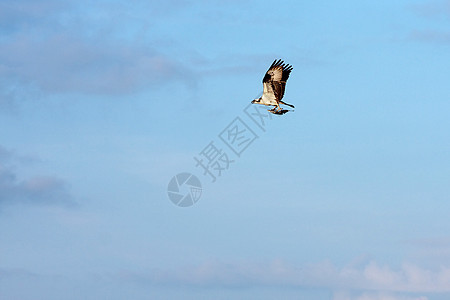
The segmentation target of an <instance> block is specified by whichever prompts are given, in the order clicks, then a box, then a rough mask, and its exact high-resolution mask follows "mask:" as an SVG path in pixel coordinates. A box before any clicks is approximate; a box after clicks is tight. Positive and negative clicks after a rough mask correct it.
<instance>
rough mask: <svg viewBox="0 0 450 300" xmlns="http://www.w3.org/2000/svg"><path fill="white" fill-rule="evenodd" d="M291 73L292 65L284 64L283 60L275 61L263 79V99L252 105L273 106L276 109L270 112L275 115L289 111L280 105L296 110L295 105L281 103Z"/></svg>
mask: <svg viewBox="0 0 450 300" xmlns="http://www.w3.org/2000/svg"><path fill="white" fill-rule="evenodd" d="M291 71H292V66H291V65H288V64H284V61H282V60H281V59H279V60H276V59H275V60H274V62H273V63H272V65H271V66H270V68H269V70H267V72H266V75H265V76H264V78H263V81H262V82H263V88H264V89H263V95H262V97H260V98H258V99H255V100H253V101H252V103H257V104H263V105H268V106H272V105H273V106H275V107H274V108H272V109H270V110H269V111H270V112H271V113H274V114H284V113H286V112H288V111H289V110H286V109H281V107H280V103H281V104H284V105H287V106H290V107H292V108H294V105H291V104H287V103H285V102H283V101H281V99H283V96H284V88H285V86H286V81H287V80H288V78H289V74H290V73H291Z"/></svg>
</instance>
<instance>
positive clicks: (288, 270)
mask: <svg viewBox="0 0 450 300" xmlns="http://www.w3.org/2000/svg"><path fill="white" fill-rule="evenodd" d="M119 276H120V279H121V280H129V281H133V282H137V283H146V284H162V285H174V286H195V287H202V288H204V287H210V288H214V287H221V288H236V287H255V286H283V287H292V288H304V287H306V288H323V289H329V290H335V291H342V290H344V291H367V293H366V294H363V295H359V296H357V297H356V296H349V294H337V296H336V300H337V299H339V300H341V299H357V300H363V299H364V300H366V299H367V300H369V299H370V300H372V299H377V300H388V299H389V300H391V299H405V300H406V299H408V300H413V299H414V300H419V299H420V300H425V299H426V298H425V297H422V298H421V296H422V295H423V294H426V293H450V267H445V266H442V267H441V268H440V269H437V270H431V269H425V268H421V267H419V266H417V265H414V264H410V263H405V264H403V265H402V266H400V267H399V268H393V267H391V266H389V265H383V264H379V263H377V262H375V261H369V262H367V263H364V264H362V265H357V266H356V265H349V266H345V267H341V268H339V267H337V266H335V265H333V264H332V263H329V262H324V263H320V264H314V265H309V266H303V267H298V266H294V265H291V264H288V263H286V262H284V261H281V260H275V261H272V262H270V263H267V264H260V263H249V262H234V263H222V262H217V261H209V262H205V263H203V264H201V265H198V266H192V267H188V268H184V269H178V270H173V271H168V270H155V271H152V272H147V273H138V272H128V271H127V272H122V273H121V274H120V275H119ZM378 292H384V293H385V294H377V293H378ZM386 293H387V294H386ZM408 293H412V294H422V295H419V296H417V297H409V298H408V297H407V296H405V295H403V294H408ZM398 294H399V295H400V296H403V298H402V297H400V296H394V295H398ZM339 297H341V298H339ZM345 297H347V298H345ZM389 297H391V298H389Z"/></svg>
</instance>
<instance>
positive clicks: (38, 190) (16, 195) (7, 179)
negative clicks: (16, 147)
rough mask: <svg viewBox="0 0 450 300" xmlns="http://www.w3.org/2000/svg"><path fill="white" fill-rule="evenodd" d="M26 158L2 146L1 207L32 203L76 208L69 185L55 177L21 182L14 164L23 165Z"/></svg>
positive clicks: (0, 162) (0, 157) (41, 177)
mask: <svg viewBox="0 0 450 300" xmlns="http://www.w3.org/2000/svg"><path fill="white" fill-rule="evenodd" d="M24 161H26V158H25V159H24V158H23V157H21V156H19V155H16V154H15V153H14V152H13V151H11V150H7V149H5V148H3V147H2V146H0V205H3V204H15V203H27V204H28V203H30V204H44V205H63V206H74V205H75V202H74V201H73V199H72V197H71V195H70V193H69V191H68V187H67V183H66V182H65V181H63V180H62V179H60V178H57V177H53V176H45V175H38V176H35V177H32V178H28V179H24V180H19V179H18V175H17V174H16V172H14V167H13V165H14V163H19V164H23V163H24Z"/></svg>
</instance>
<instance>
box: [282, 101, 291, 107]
mask: <svg viewBox="0 0 450 300" xmlns="http://www.w3.org/2000/svg"><path fill="white" fill-rule="evenodd" d="M280 103H281V104H284V105H287V106H290V107H292V108H295V106H294V105H292V104H288V103H286V102H283V101H280Z"/></svg>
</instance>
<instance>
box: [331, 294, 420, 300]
mask: <svg viewBox="0 0 450 300" xmlns="http://www.w3.org/2000/svg"><path fill="white" fill-rule="evenodd" d="M333 300H428V298H427V297H425V296H404V295H398V294H392V293H386V292H381V293H373V292H372V293H367V292H366V293H362V294H356V295H354V294H352V293H348V292H336V293H334V295H333Z"/></svg>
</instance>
